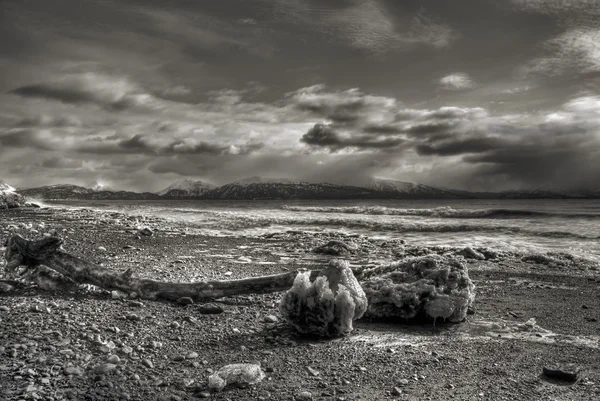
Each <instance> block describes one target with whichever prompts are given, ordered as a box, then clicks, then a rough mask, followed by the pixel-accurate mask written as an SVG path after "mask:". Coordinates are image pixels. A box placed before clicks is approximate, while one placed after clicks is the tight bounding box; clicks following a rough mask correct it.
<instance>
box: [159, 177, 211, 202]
mask: <svg viewBox="0 0 600 401" xmlns="http://www.w3.org/2000/svg"><path fill="white" fill-rule="evenodd" d="M214 188H215V186H214V185H212V184H207V183H205V182H202V181H194V180H189V179H183V180H177V181H175V182H174V183H172V184H171V185H169V186H168V187H166V188H165V189H163V190H162V191H159V192H157V194H158V195H160V196H164V197H167V198H197V197H200V196H202V195H203V194H204V193H205V192H208V191H210V190H211V189H214Z"/></svg>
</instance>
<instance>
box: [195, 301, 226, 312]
mask: <svg viewBox="0 0 600 401" xmlns="http://www.w3.org/2000/svg"><path fill="white" fill-rule="evenodd" d="M198 312H200V313H201V314H203V315H217V314H219V313H223V312H224V310H223V307H222V306H221V305H217V304H213V303H208V304H203V305H200V306H198Z"/></svg>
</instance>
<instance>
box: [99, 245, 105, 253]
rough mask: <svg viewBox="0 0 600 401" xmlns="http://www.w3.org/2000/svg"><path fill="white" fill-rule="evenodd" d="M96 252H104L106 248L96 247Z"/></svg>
mask: <svg viewBox="0 0 600 401" xmlns="http://www.w3.org/2000/svg"><path fill="white" fill-rule="evenodd" d="M98 252H106V248H105V247H103V246H99V247H98Z"/></svg>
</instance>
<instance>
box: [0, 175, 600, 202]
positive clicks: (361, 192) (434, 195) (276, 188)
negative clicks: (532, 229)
mask: <svg viewBox="0 0 600 401" xmlns="http://www.w3.org/2000/svg"><path fill="white" fill-rule="evenodd" d="M3 185H4V186H6V187H7V188H8V187H10V186H7V184H5V183H3ZM10 188H12V187H10ZM4 191H5V192H6V191H7V190H6V189H5V190H4ZM8 191H9V192H10V191H12V192H10V193H15V190H14V188H12V190H10V189H8ZM16 193H18V194H20V195H23V196H25V197H28V198H32V199H39V200H86V199H87V200H121V199H122V200H159V199H208V200H252V199H264V200H268V199H600V191H574V192H564V191H553V190H548V189H531V190H522V191H504V192H469V191H459V190H451V189H441V188H436V187H432V186H428V185H422V184H417V183H411V182H404V181H395V180H389V179H381V178H373V179H372V180H371V181H369V182H366V183H364V182H362V183H360V184H357V185H338V184H330V183H314V182H306V181H298V180H290V179H285V178H264V177H258V176H255V177H249V178H246V179H243V180H239V181H235V182H232V183H229V184H225V185H221V186H218V187H215V186H214V185H211V184H207V183H205V182H202V181H194V180H189V179H183V180H178V181H176V182H174V183H173V184H171V185H169V186H168V187H166V188H165V189H163V190H162V191H159V192H158V193H150V192H142V193H139V192H133V191H117V190H114V189H107V188H106V187H103V186H96V187H94V188H86V187H82V186H78V185H70V184H59V185H48V186H43V187H38V188H28V189H18V190H16ZM5 197H6V196H5Z"/></svg>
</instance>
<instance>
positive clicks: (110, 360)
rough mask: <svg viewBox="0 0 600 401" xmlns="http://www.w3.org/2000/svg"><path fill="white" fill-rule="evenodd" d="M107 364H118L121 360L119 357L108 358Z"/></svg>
mask: <svg viewBox="0 0 600 401" xmlns="http://www.w3.org/2000/svg"><path fill="white" fill-rule="evenodd" d="M106 362H108V363H114V364H117V363H119V362H121V358H119V357H118V355H111V356H109V357H108V358H106Z"/></svg>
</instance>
